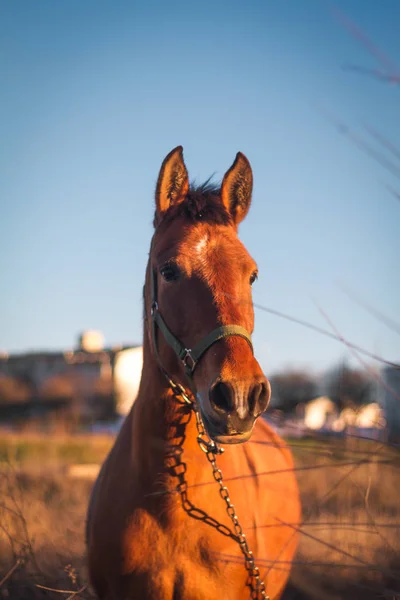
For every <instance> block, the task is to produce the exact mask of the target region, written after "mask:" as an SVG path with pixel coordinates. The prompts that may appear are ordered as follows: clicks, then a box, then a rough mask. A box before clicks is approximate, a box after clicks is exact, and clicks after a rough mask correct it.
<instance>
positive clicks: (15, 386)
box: [0, 375, 31, 403]
mask: <svg viewBox="0 0 400 600" xmlns="http://www.w3.org/2000/svg"><path fill="white" fill-rule="evenodd" d="M30 398H31V389H30V387H29V385H28V384H27V383H26V382H24V381H21V380H20V379H18V378H16V377H9V376H8V375H0V402H4V403H6V402H9V403H11V402H20V403H23V402H28V400H30Z"/></svg>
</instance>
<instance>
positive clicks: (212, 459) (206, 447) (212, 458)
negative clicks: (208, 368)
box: [170, 380, 270, 600]
mask: <svg viewBox="0 0 400 600" xmlns="http://www.w3.org/2000/svg"><path fill="white" fill-rule="evenodd" d="M170 384H171V388H172V390H173V392H174V395H175V396H180V397H181V398H182V399H183V400H184V402H186V403H187V404H189V405H190V406H191V407H192V409H193V411H194V413H195V416H196V427H197V432H198V436H197V443H198V444H199V446H200V448H201V450H202V451H203V452H204V453H205V455H206V457H207V460H208V461H209V463H210V464H211V467H212V472H213V477H214V479H215V481H216V482H217V483H218V485H219V494H220V496H221V498H222V500H224V502H225V504H226V512H227V513H228V515H229V517H230V519H231V521H232V523H233V529H234V532H235V535H236V541H237V543H238V544H239V548H240V550H241V552H242V554H243V556H244V562H245V569H246V570H247V573H248V578H247V582H246V585H247V586H248V587H249V588H250V590H251V594H250V598H252V599H253V600H259V599H260V598H261V599H262V600H270V597H269V596H268V595H267V592H266V589H265V583H264V582H263V581H262V580H261V578H260V570H259V568H258V567H256V564H255V561H254V556H253V552H252V551H251V550H250V548H249V545H248V543H247V539H246V534H245V533H244V532H243V528H242V526H241V524H240V522H239V519H238V516H237V514H236V511H235V507H234V505H233V504H232V502H231V499H230V497H229V490H228V488H227V487H226V485H224V483H223V475H222V471H221V469H219V468H218V465H217V461H216V455H217V454H222V453H223V452H224V449H223V448H221V447H220V446H218V445H217V444H216V443H215V442H214V441H213V440H210V438H209V436H208V434H207V432H206V430H205V428H204V425H203V421H202V418H201V415H200V412H199V409H198V407H197V405H196V404H195V403H194V402H193V401H192V399H191V398H190V397H189V396H188V394H187V393H186V390H185V388H184V387H183V386H181V385H180V384H177V383H175V382H174V381H172V380H170ZM182 491H183V492H184V493H185V492H186V489H185V490H182ZM185 495H186V494H185ZM185 501H187V499H186V498H185ZM188 508H189V507H188ZM188 512H191V510H189V511H188Z"/></svg>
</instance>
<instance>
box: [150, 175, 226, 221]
mask: <svg viewBox="0 0 400 600" xmlns="http://www.w3.org/2000/svg"><path fill="white" fill-rule="evenodd" d="M176 217H184V218H185V219H187V220H189V221H192V222H193V221H204V222H206V223H212V224H215V225H229V224H230V223H232V217H231V215H230V214H229V212H228V211H227V210H226V208H225V206H224V205H223V204H222V202H221V188H220V185H219V184H215V183H213V182H211V178H210V179H207V181H205V182H204V183H202V184H200V185H196V184H195V183H192V184H191V185H190V187H189V192H188V193H187V196H186V198H185V200H184V201H183V202H180V203H179V204H177V205H172V206H171V207H170V208H169V209H168V210H167V211H166V213H165V214H164V215H163V216H162V219H161V221H162V223H169V222H170V221H172V220H173V219H175V218H176ZM159 224H160V221H159V220H158V219H157V217H154V226H155V227H156V226H157V225H159Z"/></svg>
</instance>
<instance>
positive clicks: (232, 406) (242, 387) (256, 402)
mask: <svg viewBox="0 0 400 600" xmlns="http://www.w3.org/2000/svg"><path fill="white" fill-rule="evenodd" d="M270 397H271V387H270V385H269V381H268V379H266V378H262V379H259V380H257V381H250V382H241V381H237V382H236V381H235V382H230V381H222V380H220V379H217V380H216V381H214V383H213V384H212V385H211V386H210V391H209V399H210V403H211V406H212V408H213V409H214V410H215V411H216V412H217V413H220V414H222V413H223V414H232V415H233V414H236V415H237V416H238V417H239V418H240V419H245V418H247V417H249V416H252V417H257V416H258V415H259V414H261V413H262V412H264V410H266V408H267V406H268V403H269V399H270Z"/></svg>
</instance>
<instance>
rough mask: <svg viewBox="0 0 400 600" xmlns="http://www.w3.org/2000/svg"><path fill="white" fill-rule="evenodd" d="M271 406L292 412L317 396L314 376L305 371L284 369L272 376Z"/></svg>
mask: <svg viewBox="0 0 400 600" xmlns="http://www.w3.org/2000/svg"><path fill="white" fill-rule="evenodd" d="M270 383H271V389H272V399H271V408H278V409H280V410H283V411H284V412H290V411H292V410H294V409H295V408H296V406H297V405H298V404H300V403H303V402H308V401H309V400H312V399H313V398H315V397H316V396H317V386H316V382H315V379H314V377H313V376H312V375H311V374H309V373H307V372H305V371H283V372H281V373H276V374H275V375H272V376H271V377H270Z"/></svg>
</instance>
